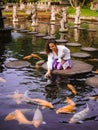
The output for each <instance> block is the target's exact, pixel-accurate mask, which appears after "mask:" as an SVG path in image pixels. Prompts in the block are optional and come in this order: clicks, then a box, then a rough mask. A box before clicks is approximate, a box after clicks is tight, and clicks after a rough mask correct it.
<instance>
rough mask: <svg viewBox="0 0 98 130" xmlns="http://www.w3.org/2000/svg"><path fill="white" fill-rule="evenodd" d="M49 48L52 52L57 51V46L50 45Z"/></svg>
mask: <svg viewBox="0 0 98 130" xmlns="http://www.w3.org/2000/svg"><path fill="white" fill-rule="evenodd" d="M49 48H50V49H51V50H52V51H54V50H56V49H57V46H56V45H55V44H54V43H50V44H49Z"/></svg>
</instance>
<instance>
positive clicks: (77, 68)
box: [41, 60, 93, 76]
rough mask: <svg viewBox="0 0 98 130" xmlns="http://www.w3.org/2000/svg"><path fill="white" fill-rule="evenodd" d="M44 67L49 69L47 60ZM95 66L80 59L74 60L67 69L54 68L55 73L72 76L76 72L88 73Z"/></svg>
mask: <svg viewBox="0 0 98 130" xmlns="http://www.w3.org/2000/svg"><path fill="white" fill-rule="evenodd" d="M41 67H42V68H43V69H46V70H47V62H45V63H44V64H43V65H42V66H41ZM92 68H93V66H92V65H90V64H87V63H85V62H83V61H79V60H72V68H71V69H66V70H53V71H52V73H53V74H59V75H65V76H71V75H76V74H83V73H88V72H91V71H92Z"/></svg>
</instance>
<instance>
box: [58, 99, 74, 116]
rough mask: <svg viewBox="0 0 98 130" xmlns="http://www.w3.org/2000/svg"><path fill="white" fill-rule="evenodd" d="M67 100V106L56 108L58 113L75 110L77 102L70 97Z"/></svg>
mask: <svg viewBox="0 0 98 130" xmlns="http://www.w3.org/2000/svg"><path fill="white" fill-rule="evenodd" d="M66 102H67V103H68V104H69V105H67V106H64V107H61V108H59V109H57V110H56V113H57V114H58V113H71V112H73V111H74V110H75V103H74V102H73V101H72V100H71V99H70V98H69V97H67V98H66Z"/></svg>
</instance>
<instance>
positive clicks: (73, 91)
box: [67, 84, 77, 95]
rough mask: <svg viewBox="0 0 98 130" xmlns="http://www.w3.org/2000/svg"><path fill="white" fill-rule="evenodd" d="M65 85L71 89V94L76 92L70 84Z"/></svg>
mask: <svg viewBox="0 0 98 130" xmlns="http://www.w3.org/2000/svg"><path fill="white" fill-rule="evenodd" d="M67 87H68V88H69V89H70V90H71V91H72V93H73V94H75V95H76V94H77V92H76V89H75V88H74V87H73V86H72V85H71V84H67Z"/></svg>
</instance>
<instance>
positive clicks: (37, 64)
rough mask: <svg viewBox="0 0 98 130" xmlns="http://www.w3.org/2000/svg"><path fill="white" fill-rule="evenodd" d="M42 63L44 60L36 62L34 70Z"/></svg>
mask: <svg viewBox="0 0 98 130" xmlns="http://www.w3.org/2000/svg"><path fill="white" fill-rule="evenodd" d="M44 62H45V60H40V61H38V62H36V64H35V67H36V69H39V68H40V66H41V65H42V64H43V63H44Z"/></svg>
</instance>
